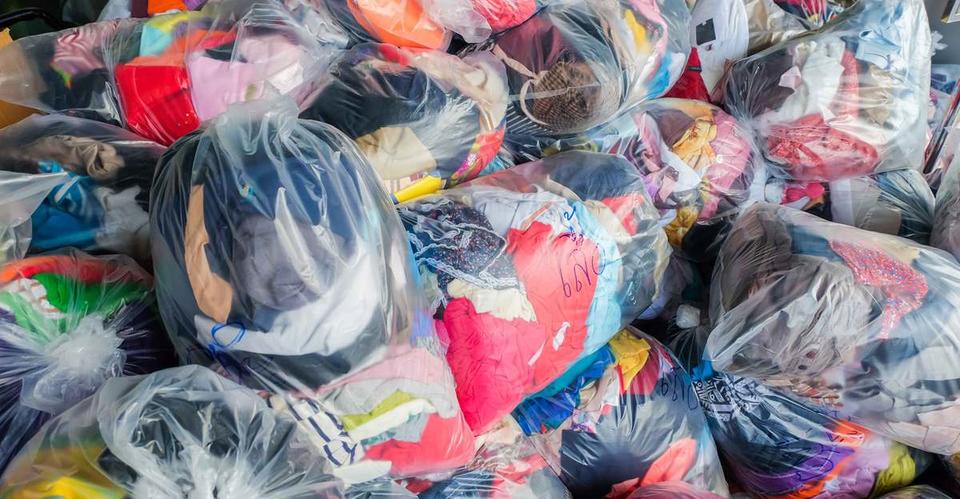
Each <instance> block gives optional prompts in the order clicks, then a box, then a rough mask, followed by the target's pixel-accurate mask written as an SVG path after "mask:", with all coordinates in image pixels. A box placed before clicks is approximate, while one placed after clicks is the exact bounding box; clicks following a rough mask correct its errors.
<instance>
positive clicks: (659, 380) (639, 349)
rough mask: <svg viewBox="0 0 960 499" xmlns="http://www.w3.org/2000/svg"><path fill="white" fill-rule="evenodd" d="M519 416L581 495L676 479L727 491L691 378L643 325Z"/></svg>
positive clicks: (530, 401)
mask: <svg viewBox="0 0 960 499" xmlns="http://www.w3.org/2000/svg"><path fill="white" fill-rule="evenodd" d="M513 415H514V417H515V418H516V420H517V422H518V423H519V424H520V426H521V428H523V430H524V431H525V432H526V433H527V434H529V435H532V437H531V439H532V440H533V442H534V445H535V446H536V447H537V448H538V449H539V450H540V452H541V453H542V454H543V455H544V456H545V457H546V459H547V461H548V462H549V463H550V465H551V466H552V467H553V469H554V470H555V471H556V472H557V473H558V474H559V475H560V479H561V480H563V482H564V483H565V484H566V486H567V488H569V489H570V490H571V491H572V492H573V493H574V495H576V496H580V497H610V496H611V495H613V496H617V497H625V496H626V495H628V494H630V493H631V492H632V491H634V490H635V489H637V488H639V487H640V486H645V485H650V484H654V483H658V482H670V481H681V482H687V483H689V484H691V485H694V486H696V487H698V488H701V489H703V490H706V491H710V492H715V493H717V494H721V495H724V496H726V495H728V492H727V484H726V481H725V480H724V477H723V471H722V470H721V467H720V459H719V458H718V457H717V449H716V447H715V446H714V443H713V437H711V436H710V430H709V428H708V427H707V421H706V418H705V417H704V415H703V411H702V410H701V408H700V404H699V402H698V401H697V395H696V394H695V393H694V391H693V387H692V385H691V383H690V378H689V376H688V375H687V373H686V371H684V370H683V368H682V367H681V366H680V365H679V363H678V362H677V360H676V359H675V358H674V357H673V355H672V354H671V353H670V352H669V351H668V350H667V349H666V348H665V347H664V346H663V345H661V344H660V343H659V342H657V341H656V340H654V339H653V338H651V337H649V336H647V335H645V334H643V333H641V332H639V331H637V330H634V329H627V330H624V331H621V332H620V333H618V334H617V335H616V336H614V338H613V339H612V340H611V341H610V343H609V344H607V345H606V346H604V347H603V348H601V349H599V350H597V351H596V352H595V353H594V354H592V355H590V356H588V357H585V358H583V359H582V360H580V361H579V362H577V363H576V364H575V365H574V366H573V367H572V368H570V370H568V371H567V372H566V373H564V375H563V376H562V377H560V378H559V379H557V380H556V381H555V382H553V383H551V384H550V385H549V386H548V387H546V388H545V389H544V390H542V391H541V392H539V393H537V394H535V395H533V396H530V397H528V398H527V399H526V400H525V401H524V402H523V404H521V405H520V406H519V407H518V408H517V409H516V410H515V411H514V412H513Z"/></svg>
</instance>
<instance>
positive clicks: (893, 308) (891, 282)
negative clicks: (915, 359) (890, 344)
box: [830, 241, 929, 339]
mask: <svg viewBox="0 0 960 499" xmlns="http://www.w3.org/2000/svg"><path fill="white" fill-rule="evenodd" d="M830 249H832V250H833V251H834V252H835V253H836V254H838V255H840V258H843V261H844V262H845V263H846V264H847V267H849V268H850V270H851V271H852V272H853V275H854V277H855V278H856V280H857V282H859V283H862V284H866V285H868V286H873V287H876V288H879V289H880V290H881V291H882V292H883V294H884V295H885V296H886V298H887V301H886V303H884V304H883V316H882V317H881V319H880V321H881V328H880V333H879V336H880V338H881V339H885V338H887V337H888V336H889V335H890V331H893V329H894V328H895V327H897V324H899V323H900V320H901V319H902V318H903V317H904V316H905V315H907V314H909V313H910V312H913V311H914V310H916V309H918V308H920V306H921V305H923V297H925V296H926V295H927V291H929V289H928V288H927V281H926V280H925V279H924V278H923V274H921V273H920V272H918V271H917V270H916V269H914V268H913V267H911V266H910V265H909V264H907V263H904V262H901V261H899V260H896V259H894V258H891V257H889V256H887V255H886V254H884V253H883V252H881V251H877V250H872V249H867V248H864V247H861V246H856V245H853V244H848V243H843V242H838V241H830Z"/></svg>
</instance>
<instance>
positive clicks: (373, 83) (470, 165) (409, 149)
mask: <svg viewBox="0 0 960 499" xmlns="http://www.w3.org/2000/svg"><path fill="white" fill-rule="evenodd" d="M507 99H508V95H507V83H506V76H505V74H504V69H503V65H502V64H501V63H500V61H498V60H497V59H496V58H495V57H493V56H492V55H491V54H489V53H486V52H482V53H478V54H474V55H471V56H467V57H466V58H464V59H458V58H457V57H456V56H453V55H448V54H444V53H441V52H436V51H424V50H404V49H398V48H397V47H395V46H393V45H386V44H380V45H375V44H365V45H360V46H357V47H355V48H353V49H351V50H350V51H349V52H348V53H346V54H345V55H344V56H343V58H342V59H340V60H339V61H338V62H337V63H336V64H335V65H334V67H333V70H332V74H331V78H330V82H329V84H328V85H326V86H325V87H324V89H323V90H322V91H320V93H319V95H318V96H317V98H316V99H315V100H314V101H313V104H311V106H310V107H309V108H308V109H307V110H306V111H305V112H304V113H303V114H302V117H304V118H309V119H317V120H321V121H324V122H326V123H329V124H331V125H333V126H335V127H337V128H338V129H339V130H341V131H343V132H344V133H346V134H347V135H348V136H349V137H350V138H352V139H354V140H355V141H356V142H357V145H358V146H359V148H360V150H361V151H362V152H363V153H364V155H365V156H366V157H367V159H368V160H369V161H370V163H371V164H373V166H374V169H376V171H377V173H378V174H379V175H380V177H381V178H382V179H384V180H385V181H387V187H388V189H389V190H390V191H391V192H395V191H400V189H402V188H407V190H405V191H400V192H398V193H397V198H398V200H400V201H404V200H406V199H408V198H409V197H413V196H416V195H422V194H424V193H429V192H432V191H436V190H437V189H438V188H440V187H442V186H444V185H454V184H456V183H458V182H462V181H464V180H469V179H471V178H474V177H476V176H477V175H479V174H480V173H481V172H483V171H484V169H485V168H487V167H488V166H489V165H490V163H491V162H493V161H495V160H496V158H497V153H498V152H499V150H500V145H501V144H502V143H503V134H504V115H505V113H506V108H507ZM411 184H416V186H411ZM424 191H426V192H424Z"/></svg>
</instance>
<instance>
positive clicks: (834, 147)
mask: <svg viewBox="0 0 960 499" xmlns="http://www.w3.org/2000/svg"><path fill="white" fill-rule="evenodd" d="M767 149H768V150H769V154H770V159H773V160H774V161H777V162H780V163H784V164H785V165H786V166H787V167H788V168H789V169H790V175H791V176H792V177H793V178H795V179H797V180H828V181H829V180H839V179H843V178H848V177H858V176H862V175H867V174H869V173H872V172H873V169H874V168H875V167H876V166H877V162H878V161H879V155H878V154H877V150H876V149H875V148H874V147H873V146H872V145H870V144H868V143H866V142H864V141H862V140H860V139H858V138H857V137H854V136H853V135H850V134H848V133H846V132H843V131H840V130H837V129H836V128H833V127H831V126H830V125H828V124H827V123H826V122H824V121H823V116H821V115H820V114H811V115H807V116H804V117H803V118H800V119H799V120H796V121H794V122H792V123H787V124H784V125H776V126H774V127H772V128H771V130H770V133H769V135H768V136H767Z"/></svg>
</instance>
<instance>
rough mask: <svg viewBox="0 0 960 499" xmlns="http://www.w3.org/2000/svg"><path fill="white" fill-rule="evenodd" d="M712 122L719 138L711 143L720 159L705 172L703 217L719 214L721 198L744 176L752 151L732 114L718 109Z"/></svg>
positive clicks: (700, 216) (701, 212)
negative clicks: (707, 188) (718, 207)
mask: <svg viewBox="0 0 960 499" xmlns="http://www.w3.org/2000/svg"><path fill="white" fill-rule="evenodd" d="M713 121H714V123H716V125H717V137H716V138H715V139H713V141H711V142H710V146H711V147H712V148H713V152H714V153H715V154H716V155H717V161H716V162H715V163H714V164H712V165H710V166H709V167H708V168H707V171H706V172H704V178H705V179H706V180H707V182H708V184H709V186H710V189H709V191H708V192H707V193H705V194H706V195H705V196H704V197H705V199H704V205H703V209H702V210H701V211H700V215H699V218H700V219H709V218H712V217H713V216H714V215H715V214H716V213H717V206H718V205H719V203H720V199H721V197H722V196H723V195H729V194H730V193H731V192H730V187H731V186H732V185H733V184H734V183H735V182H736V181H737V179H738V178H740V177H741V176H742V175H743V172H744V170H745V169H746V168H747V165H748V164H749V162H750V156H751V154H752V152H751V150H750V143H749V142H747V141H746V140H744V138H743V137H741V136H740V130H741V129H740V127H739V126H738V125H737V121H736V120H735V119H733V117H732V116H730V115H729V114H727V113H724V112H722V111H717V112H716V113H714V115H713ZM715 193H716V194H720V196H718V195H715Z"/></svg>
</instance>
